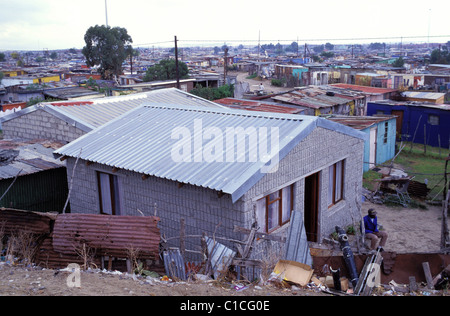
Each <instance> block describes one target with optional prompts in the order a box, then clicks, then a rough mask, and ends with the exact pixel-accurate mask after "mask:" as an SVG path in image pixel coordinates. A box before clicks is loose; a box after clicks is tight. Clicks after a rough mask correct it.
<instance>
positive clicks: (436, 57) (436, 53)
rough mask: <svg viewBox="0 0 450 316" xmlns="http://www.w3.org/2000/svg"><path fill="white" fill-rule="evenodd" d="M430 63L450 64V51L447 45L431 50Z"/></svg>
mask: <svg viewBox="0 0 450 316" xmlns="http://www.w3.org/2000/svg"><path fill="white" fill-rule="evenodd" d="M430 64H450V53H449V51H448V48H447V46H443V47H442V49H434V50H433V51H432V52H431V56H430Z"/></svg>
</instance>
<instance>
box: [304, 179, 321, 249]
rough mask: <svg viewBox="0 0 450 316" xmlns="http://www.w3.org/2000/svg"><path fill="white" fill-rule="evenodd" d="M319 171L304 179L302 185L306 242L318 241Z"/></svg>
mask: <svg viewBox="0 0 450 316" xmlns="http://www.w3.org/2000/svg"><path fill="white" fill-rule="evenodd" d="M320 175H321V171H319V172H316V173H313V174H310V175H309V176H307V177H306V178H305V185H304V204H303V206H304V208H303V209H304V224H305V231H306V237H307V240H308V241H312V242H317V241H318V240H319V219H320V217H319V213H320V212H319V205H320V203H319V202H320Z"/></svg>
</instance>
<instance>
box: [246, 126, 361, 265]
mask: <svg viewBox="0 0 450 316" xmlns="http://www.w3.org/2000/svg"><path fill="white" fill-rule="evenodd" d="M363 156H364V141H363V140H361V139H357V138H354V137H350V136H348V135H345V134H342V133H339V132H335V131H330V130H327V129H324V128H320V127H319V128H316V129H314V131H313V132H312V133H311V134H310V135H308V136H307V137H306V138H305V139H304V140H303V141H302V142H300V143H299V144H298V145H297V146H296V147H295V148H294V149H293V150H292V151H291V152H290V153H289V154H288V155H287V156H286V157H285V158H284V159H282V160H281V161H280V163H279V168H278V171H277V172H275V173H268V174H266V175H265V176H264V177H263V178H262V179H261V180H260V181H258V183H257V184H255V185H254V186H253V187H252V188H251V189H250V190H249V191H248V192H247V193H246V194H245V195H244V196H243V198H242V200H243V201H244V203H245V207H244V209H245V211H246V212H252V209H253V205H254V204H255V202H256V200H258V199H260V198H261V197H263V196H266V195H268V194H269V193H272V192H274V191H277V190H279V189H281V188H283V187H286V186H287V185H289V184H291V183H294V208H295V209H296V210H298V211H301V212H304V191H305V178H306V177H307V176H309V175H311V174H314V173H317V172H320V176H319V182H320V183H319V195H320V197H319V199H320V200H319V223H318V229H319V240H320V239H321V238H324V237H328V236H329V234H331V233H332V232H334V231H335V226H341V227H346V226H348V225H351V224H352V223H353V222H354V221H359V220H360V219H361V215H360V209H359V206H358V204H357V203H358V201H360V198H361V195H360V190H361V186H362V174H363V171H362V170H363ZM343 159H345V174H344V199H343V200H342V201H340V202H338V203H337V204H336V205H334V206H332V207H330V208H328V176H329V173H328V172H329V171H328V167H329V166H331V165H333V164H334V163H336V162H338V161H340V160H343ZM249 227H250V226H248V227H247V228H249ZM287 230H288V224H286V225H285V226H283V227H281V228H279V229H278V230H276V231H275V232H273V234H277V235H281V236H286V234H287ZM268 247H269V248H271V249H272V250H273V252H280V251H281V253H284V252H283V249H282V248H283V247H284V245H282V244H281V245H280V243H278V244H277V243H275V242H265V241H260V242H259V243H257V246H256V247H255V251H254V255H256V257H257V255H258V254H259V253H264V252H263V251H264V249H267V248H268ZM278 248H281V250H280V249H278Z"/></svg>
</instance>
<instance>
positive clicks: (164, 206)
mask: <svg viewBox="0 0 450 316" xmlns="http://www.w3.org/2000/svg"><path fill="white" fill-rule="evenodd" d="M363 148H364V142H363V140H359V139H356V138H353V137H349V136H347V135H344V134H341V133H338V132H334V131H329V130H325V129H323V128H316V129H315V130H314V131H313V132H312V133H311V134H310V135H309V136H307V137H306V138H305V139H304V140H303V141H302V142H301V143H300V144H299V145H297V146H296V147H295V148H294V149H293V150H292V151H291V152H290V153H289V154H288V155H287V156H286V157H285V158H284V159H283V160H282V161H281V162H280V164H279V169H278V171H277V172H275V173H272V174H267V175H266V176H264V177H263V178H262V179H261V180H260V181H258V182H257V183H256V184H255V185H254V186H253V187H252V188H251V189H250V190H249V191H248V192H247V193H246V194H245V195H244V196H243V197H242V198H241V199H239V200H238V201H237V202H236V203H234V204H233V203H232V201H231V196H229V195H227V194H226V195H224V196H222V197H221V198H218V195H217V192H216V191H214V190H210V189H206V188H201V187H196V186H192V185H187V184H186V185H183V186H182V187H178V186H177V183H176V182H174V181H170V180H166V179H159V178H155V177H149V178H147V179H146V180H143V179H142V175H141V174H137V173H134V172H130V171H126V170H119V171H117V172H116V173H114V174H115V175H117V176H118V177H119V182H120V185H121V192H120V194H121V209H122V213H121V214H122V215H136V216H140V213H139V211H138V210H140V211H141V212H143V213H144V214H145V215H154V210H155V207H156V212H157V214H156V215H157V216H159V217H160V218H161V222H160V228H161V232H162V234H164V235H165V236H166V237H176V236H179V228H180V219H181V218H184V219H185V221H186V234H193V235H201V234H202V233H203V232H205V233H206V234H207V235H208V236H213V234H216V236H223V237H228V238H232V239H240V240H243V237H244V236H242V235H240V234H237V233H234V232H233V228H234V225H237V226H241V227H246V228H250V227H251V224H252V223H253V221H254V216H253V204H254V202H255V201H256V199H258V198H260V197H261V196H264V195H266V194H268V193H270V192H271V191H272V192H273V191H274V190H276V189H279V188H281V187H284V186H286V185H287V184H290V183H291V182H292V181H294V180H295V186H294V190H295V198H294V204H295V208H296V209H297V210H300V211H303V203H304V199H303V192H304V179H305V176H307V175H309V174H312V173H315V172H321V176H320V195H321V200H320V205H319V209H320V210H319V216H320V220H319V231H320V237H327V235H328V234H329V233H331V232H332V231H334V227H335V226H336V225H340V226H346V225H348V224H351V223H352V221H353V219H356V220H359V218H360V215H359V214H360V211H359V208H358V206H357V205H356V201H357V199H359V198H360V195H359V191H360V188H361V184H362V162H363ZM342 159H346V168H345V180H346V181H345V188H344V192H345V193H344V194H345V199H344V200H343V201H341V202H339V203H337V204H336V205H335V206H333V207H332V208H330V209H328V205H327V190H328V183H327V179H328V167H329V166H330V165H332V164H334V163H335V162H337V161H339V160H342ZM74 162H75V159H73V158H70V159H68V160H67V172H68V176H69V178H70V176H71V174H72V169H73V165H74ZM76 168H77V169H76V172H75V175H76V176H75V178H74V182H73V192H72V195H71V200H70V203H71V210H72V212H74V213H98V212H99V211H98V210H99V201H98V192H97V191H98V188H97V179H96V171H103V172H108V173H112V168H111V167H106V166H102V165H98V164H91V165H89V166H87V165H86V163H85V162H84V161H79V163H78V165H77V166H76ZM69 183H70V179H69ZM155 204H156V206H155ZM286 230H287V227H282V228H280V230H279V231H278V232H277V233H280V234H283V233H285V232H286ZM198 241H199V239H195V240H193V239H188V240H187V241H186V247H187V249H192V250H194V249H195V250H199V247H200V245H199V242H198ZM223 243H224V244H227V243H225V242H223ZM169 245H172V246H178V242H172V243H169ZM227 245H229V246H230V247H232V246H233V245H230V244H227ZM264 247H267V245H266V244H264V243H262V242H260V243H259V245H258V247H257V248H256V249H255V254H257V253H261V251H260V250H261V249H263V248H264Z"/></svg>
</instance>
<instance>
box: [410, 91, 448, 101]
mask: <svg viewBox="0 0 450 316" xmlns="http://www.w3.org/2000/svg"><path fill="white" fill-rule="evenodd" d="M402 94H403V95H404V96H405V97H407V98H416V99H429V100H437V99H439V98H442V97H444V96H445V93H437V92H423V91H403V92H402Z"/></svg>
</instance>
